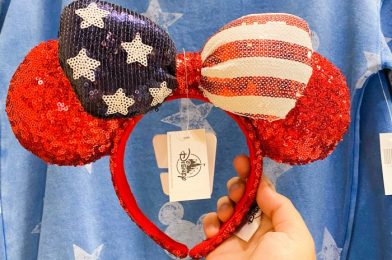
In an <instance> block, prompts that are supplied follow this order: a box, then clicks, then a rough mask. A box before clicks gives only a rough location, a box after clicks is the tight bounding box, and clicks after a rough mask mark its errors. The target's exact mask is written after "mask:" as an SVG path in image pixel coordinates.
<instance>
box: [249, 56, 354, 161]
mask: <svg viewBox="0 0 392 260" xmlns="http://www.w3.org/2000/svg"><path fill="white" fill-rule="evenodd" d="M312 67H313V74H312V76H311V78H310V81H309V83H308V85H307V87H306V89H305V91H304V93H303V96H302V97H301V98H299V99H298V101H297V104H296V106H295V108H294V109H293V110H291V111H290V112H289V114H288V115H287V116H286V118H285V119H281V120H277V121H273V122H268V121H266V120H253V123H254V125H255V126H256V127H257V129H258V131H259V133H260V135H259V137H260V139H261V145H262V147H263V152H264V155H265V156H268V157H270V158H272V159H274V160H275V161H278V162H284V163H290V164H305V163H309V162H312V161H315V160H319V159H323V158H325V157H327V156H328V154H330V153H331V152H332V150H333V149H334V148H335V146H336V145H337V143H338V142H339V141H340V140H342V137H343V135H344V133H345V132H346V130H347V128H348V126H349V123H350V94H349V89H348V87H347V85H346V80H345V78H344V76H343V75H342V73H341V72H340V71H339V69H338V68H336V67H335V66H334V65H333V64H332V63H331V62H329V61H328V60H327V59H326V58H324V57H322V56H321V55H320V54H318V53H316V52H314V53H313V55H312Z"/></svg>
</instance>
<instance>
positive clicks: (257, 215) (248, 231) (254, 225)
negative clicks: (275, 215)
mask: <svg viewBox="0 0 392 260" xmlns="http://www.w3.org/2000/svg"><path fill="white" fill-rule="evenodd" d="M262 214H263V212H262V211H261V209H260V208H259V207H254V208H252V209H251V211H250V212H249V214H248V216H247V222H246V223H245V224H244V225H243V226H242V227H241V228H240V229H239V230H238V231H237V232H236V233H235V235H236V236H237V237H239V238H240V239H242V240H244V241H245V242H248V241H249V240H250V239H251V238H252V237H253V235H254V234H255V233H256V231H257V230H258V229H259V226H260V224H261V215H262Z"/></svg>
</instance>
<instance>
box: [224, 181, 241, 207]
mask: <svg viewBox="0 0 392 260" xmlns="http://www.w3.org/2000/svg"><path fill="white" fill-rule="evenodd" d="M227 191H228V193H229V198H230V199H231V200H232V201H234V202H235V203H237V202H238V201H240V199H241V198H242V196H243V195H244V193H245V181H244V180H242V179H241V178H240V177H233V178H231V179H230V180H229V181H228V182H227Z"/></svg>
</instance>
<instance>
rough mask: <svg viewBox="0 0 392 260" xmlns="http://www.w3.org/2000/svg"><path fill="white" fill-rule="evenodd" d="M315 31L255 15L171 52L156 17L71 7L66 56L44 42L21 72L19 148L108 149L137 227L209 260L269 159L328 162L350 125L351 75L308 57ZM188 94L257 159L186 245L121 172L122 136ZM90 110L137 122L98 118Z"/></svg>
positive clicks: (66, 154)
mask: <svg viewBox="0 0 392 260" xmlns="http://www.w3.org/2000/svg"><path fill="white" fill-rule="evenodd" d="M309 34H310V30H309V28H308V25H307V23H306V22H305V21H304V20H302V19H300V18H298V17H296V16H293V15H288V14H261V15H260V14H255V15H248V16H245V17H242V18H240V19H237V20H235V21H233V22H231V23H229V24H228V25H226V26H224V27H223V28H222V29H221V30H220V31H219V32H218V33H217V34H215V35H214V36H212V37H211V38H210V39H209V40H208V41H207V43H206V45H205V46H204V48H203V50H202V52H201V53H186V54H185V55H184V54H180V55H177V56H176V55H175V47H174V43H173V42H172V41H171V40H170V38H169V36H168V35H167V33H166V32H164V31H163V30H162V29H160V28H159V27H158V26H156V25H155V24H154V23H153V22H151V21H150V20H149V19H147V18H145V17H143V16H141V15H139V14H137V13H134V12H131V11H129V10H127V9H124V8H122V7H119V6H116V5H113V4H109V3H106V2H102V1H92V0H79V1H75V2H73V3H71V4H70V5H69V6H67V7H66V8H65V9H64V12H63V14H62V17H61V29H60V36H59V37H60V39H59V48H60V49H59V50H58V45H57V42H56V41H50V42H48V43H42V44H40V45H39V46H38V47H36V48H34V49H33V50H32V51H31V52H30V53H29V54H28V55H27V56H26V59H25V61H24V62H23V63H22V64H21V65H20V67H19V68H18V70H17V72H16V73H15V75H14V77H13V79H12V81H11V84H10V88H9V93H8V96H7V106H6V110H7V114H8V117H9V120H10V122H11V126H12V129H13V131H14V133H15V135H16V137H17V138H18V140H19V141H20V143H21V144H22V145H23V146H24V147H26V148H27V149H28V150H30V151H32V152H33V153H34V154H36V155H37V156H39V157H40V158H42V159H44V160H45V161H47V162H49V163H56V164H60V165H80V164H85V163H89V162H92V161H94V160H96V159H98V158H100V157H101V156H103V155H107V154H108V153H109V152H111V159H110V168H111V173H112V179H113V185H114V189H115V191H116V193H117V195H118V197H119V201H120V203H121V205H122V206H123V208H124V209H125V211H126V212H127V213H128V215H129V216H130V217H131V218H132V220H134V221H135V223H136V224H137V225H138V226H139V227H140V228H141V229H142V230H143V231H144V232H145V233H146V234H147V235H148V236H150V237H151V238H152V239H154V241H155V242H156V243H157V244H159V245H160V246H162V247H163V248H165V249H166V250H167V251H169V252H170V253H171V254H173V255H175V256H178V257H186V256H187V255H188V253H189V255H190V256H191V257H192V258H202V257H205V256H206V255H207V254H208V253H210V252H211V251H212V250H214V249H215V248H216V247H217V246H219V245H220V244H221V243H222V242H223V241H224V240H226V239H227V238H229V237H230V236H231V235H232V234H233V232H235V231H236V229H237V227H239V225H240V224H241V223H242V222H243V221H244V217H246V216H247V213H248V211H249V209H250V207H251V206H252V204H253V203H254V200H255V196H256V192H257V188H258V185H259V182H260V178H261V175H262V169H263V168H262V157H263V156H269V157H270V158H272V159H274V160H276V161H278V162H285V163H290V164H305V163H308V162H311V161H314V160H318V159H322V158H325V157H326V156H327V155H328V154H329V153H331V152H332V150H333V149H334V147H335V146H336V144H337V143H338V142H339V141H340V140H341V139H342V136H343V134H344V133H345V131H346V130H347V128H348V125H349V122H350V114H349V113H350V104H349V103H350V98H349V91H348V88H347V86H346V82H345V78H344V76H343V75H342V74H341V72H340V71H339V70H338V69H337V68H336V67H334V66H333V64H332V63H330V62H329V61H328V60H327V59H325V58H323V57H322V56H321V55H319V54H317V53H313V51H312V47H311V41H310V36H309ZM58 52H59V53H58ZM58 54H59V57H60V59H59V61H60V63H59V61H58V59H57V57H58ZM98 63H99V64H98ZM60 66H61V67H60ZM176 69H177V71H176ZM63 70H64V72H65V73H63ZM64 74H65V75H64ZM65 76H67V77H68V79H69V80H70V81H68V79H67V78H66V77H65ZM175 76H176V77H177V80H176V78H175ZM177 82H178V83H177ZM177 84H178V87H177ZM72 88H73V89H74V90H75V92H73V91H72ZM26 90H28V91H26ZM75 93H76V95H75ZM202 93H203V94H204V96H203V94H202ZM186 97H189V98H196V99H200V100H202V101H205V102H212V103H214V104H215V105H216V106H220V107H222V108H223V109H224V110H226V112H228V115H229V116H231V117H232V118H233V119H234V120H235V121H236V122H237V123H238V125H239V127H240V128H241V130H242V131H243V133H244V135H245V137H246V140H247V144H248V147H249V154H250V163H251V173H250V176H249V178H248V180H247V183H246V191H245V194H244V196H243V197H242V199H241V200H240V201H239V202H238V203H237V204H236V207H235V212H234V214H233V216H232V217H231V218H230V219H229V221H227V222H226V223H224V224H222V226H221V229H220V230H219V233H218V234H217V235H216V236H214V237H212V238H210V239H208V240H205V241H202V242H201V243H200V244H198V245H196V246H195V247H194V248H192V249H191V250H189V249H188V248H187V247H186V246H185V245H183V244H181V243H178V242H177V241H174V240H173V239H171V238H170V237H168V236H167V235H166V234H165V233H163V232H162V231H161V230H159V229H158V228H157V227H156V226H155V225H154V224H153V223H152V222H151V221H150V220H149V219H148V218H147V217H146V216H145V215H144V214H143V213H142V212H141V210H140V209H139V207H138V205H137V203H136V200H135V198H134V196H133V194H132V191H131V189H130V187H129V183H128V182H127V179H126V175H125V170H124V166H123V161H124V151H125V146H126V143H127V140H128V139H129V137H130V135H131V133H132V130H133V128H134V127H135V126H136V124H137V123H138V121H139V120H140V119H141V118H142V116H141V115H139V116H135V115H138V114H140V113H145V112H147V111H149V110H151V109H152V108H156V107H157V106H159V105H160V104H161V103H162V102H165V100H166V101H170V100H172V99H176V98H186ZM207 98H208V99H207ZM78 99H79V100H80V102H79V100H78ZM233 100H234V101H233ZM230 111H231V112H233V113H235V114H237V115H235V114H232V113H230ZM87 112H88V113H90V114H91V115H94V116H97V117H105V118H111V117H133V116H135V117H133V118H131V119H129V120H124V119H106V120H103V119H98V118H95V117H93V116H91V115H90V114H88V113H87ZM251 118H253V119H251Z"/></svg>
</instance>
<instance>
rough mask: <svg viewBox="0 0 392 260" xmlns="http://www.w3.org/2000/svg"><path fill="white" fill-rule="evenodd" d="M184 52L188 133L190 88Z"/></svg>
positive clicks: (187, 127)
mask: <svg viewBox="0 0 392 260" xmlns="http://www.w3.org/2000/svg"><path fill="white" fill-rule="evenodd" d="M182 52H183V54H184V66H185V87H186V89H185V91H186V98H187V99H188V100H187V108H186V116H187V122H186V131H188V130H189V86H188V68H187V66H186V53H185V49H184V48H183V49H182Z"/></svg>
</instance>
